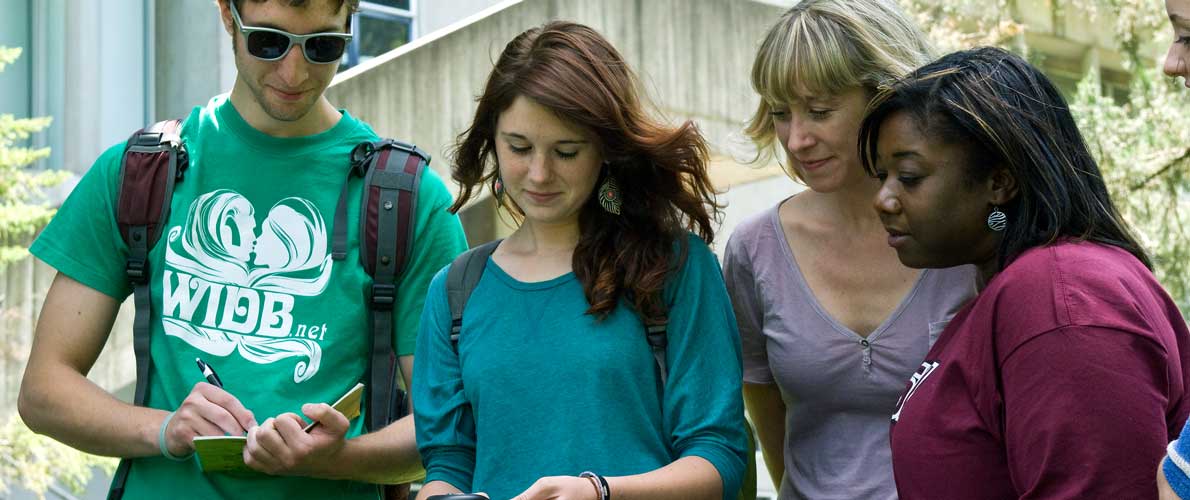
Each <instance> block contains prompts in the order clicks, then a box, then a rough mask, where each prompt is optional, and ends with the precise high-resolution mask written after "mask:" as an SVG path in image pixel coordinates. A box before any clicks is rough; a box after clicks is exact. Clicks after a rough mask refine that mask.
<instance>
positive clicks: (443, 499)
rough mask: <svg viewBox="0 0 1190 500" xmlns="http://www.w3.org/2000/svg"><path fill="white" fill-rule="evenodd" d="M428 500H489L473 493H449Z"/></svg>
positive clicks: (427, 499)
mask: <svg viewBox="0 0 1190 500" xmlns="http://www.w3.org/2000/svg"><path fill="white" fill-rule="evenodd" d="M426 500H488V497H485V496H483V495H475V494H472V493H447V494H445V495H433V496H430V497H427V498H426Z"/></svg>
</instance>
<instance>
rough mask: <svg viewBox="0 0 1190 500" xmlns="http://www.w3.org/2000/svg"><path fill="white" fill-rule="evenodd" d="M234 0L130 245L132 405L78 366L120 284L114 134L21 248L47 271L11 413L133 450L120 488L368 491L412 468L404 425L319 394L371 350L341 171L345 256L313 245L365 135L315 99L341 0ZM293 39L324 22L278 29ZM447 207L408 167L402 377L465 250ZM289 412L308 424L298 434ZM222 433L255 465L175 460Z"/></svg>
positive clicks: (347, 384)
mask: <svg viewBox="0 0 1190 500" xmlns="http://www.w3.org/2000/svg"><path fill="white" fill-rule="evenodd" d="M234 1H235V4H234V5H232V4H230V3H229V0H218V1H217V2H216V3H217V4H218V7H219V13H220V15H221V17H222V21H223V24H224V26H225V28H226V29H227V32H228V33H229V34H230V35H231V39H232V42H233V46H234V48H235V62H236V68H237V70H238V75H237V78H236V81H235V86H234V87H233V89H232V91H231V93H230V95H222V96H217V97H215V98H213V99H211V101H210V102H209V103H208V104H207V105H206V106H204V107H199V108H195V110H194V111H193V112H192V113H191V114H190V116H189V117H187V118H186V120H185V122H184V124H183V126H182V131H181V137H182V139H183V141H184V143H185V144H186V147H187V150H188V152H189V157H190V167H189V170H188V171H187V172H186V177H185V179H184V180H183V181H182V182H179V183H178V184H177V185H176V187H175V189H174V197H173V201H172V204H171V211H170V216H169V219H168V221H167V223H166V224H165V226H164V229H163V231H162V235H161V239H160V241H158V243H157V244H156V246H155V247H154V248H153V249H152V251H151V252H150V253H149V263H150V272H151V274H150V292H151V308H152V315H151V321H150V323H151V338H152V344H151V351H150V352H151V359H152V362H153V370H152V372H151V376H150V378H149V380H150V384H149V386H148V392H147V397H146V398H145V406H144V407H137V406H133V405H130V404H127V403H124V402H121V401H120V400H118V399H116V398H115V397H113V396H112V395H111V394H110V393H108V392H107V391H105V390H104V389H102V388H100V387H98V386H96V385H95V384H93V383H92V382H90V381H88V380H87V378H86V374H87V372H88V371H89V370H90V369H91V366H92V365H93V363H94V362H95V359H96V358H97V357H98V356H99V353H100V351H101V350H102V348H103V345H104V344H105V342H106V340H107V337H108V334H109V332H110V330H111V327H112V323H113V321H114V318H115V317H116V312H117V309H118V308H119V305H120V303H121V302H122V301H123V300H124V299H125V298H126V297H127V296H128V295H129V293H130V291H131V288H130V286H129V284H128V282H127V279H126V277H125V270H124V266H125V259H126V257H127V255H128V251H129V250H128V247H127V246H126V245H125V244H124V242H123V240H122V239H121V237H120V235H119V232H118V228H117V224H116V222H115V217H114V215H115V205H116V197H117V192H118V189H119V187H118V186H119V182H120V181H119V171H120V163H121V157H122V153H123V150H124V145H123V144H117V145H115V146H113V147H112V148H110V149H108V150H107V151H106V152H105V153H104V154H103V155H101V156H100V157H99V159H98V160H97V161H96V162H95V164H94V166H93V167H92V168H91V169H90V170H89V171H88V172H87V173H86V175H85V176H84V177H83V178H82V180H81V181H80V182H79V185H78V187H77V188H75V190H74V192H73V193H72V194H71V195H70V197H69V199H68V200H67V201H66V202H65V203H64V204H63V206H62V208H61V210H60V211H59V213H58V215H57V216H56V217H55V219H54V220H53V221H52V222H51V223H50V224H49V226H48V227H47V228H46V229H45V231H44V232H43V233H42V235H41V236H40V237H39V238H38V239H37V241H36V242H35V243H34V244H33V246H32V248H31V251H32V252H33V253H34V254H35V255H36V256H38V257H39V258H41V259H42V260H44V261H45V262H47V263H48V264H50V265H51V266H53V267H55V268H56V269H57V270H58V271H59V273H58V276H57V277H56V278H55V280H54V283H53V285H52V286H51V288H50V291H49V293H48V295H47V296H46V300H45V305H44V308H43V310H42V314H41V318H40V320H39V322H38V324H37V331H36V337H35V340H34V343H33V349H32V353H31V355H30V357H29V364H28V368H27V370H26V372H25V377H24V380H23V383H22V386H21V394H20V412H21V416H22V418H24V420H25V422H26V423H27V424H28V425H29V427H30V428H32V429H33V430H35V431H37V432H39V433H43V434H46V435H49V436H52V437H54V438H55V439H58V440H60V441H62V442H64V443H66V444H69V445H71V446H73V447H76V448H78V449H80V450H83V451H86V452H89V453H95V454H101V455H110V456H118V457H131V458H136V460H133V461H132V462H131V468H130V471H129V475H128V480H127V484H126V489H125V494H124V497H125V498H156V497H159V496H163V495H167V494H171V495H182V496H185V497H187V498H211V497H244V498H287V497H291V496H294V495H299V496H308V497H335V498H375V497H376V493H377V489H376V487H375V486H374V484H375V483H386V482H393V481H394V480H395V479H396V478H400V477H408V475H409V474H410V471H414V470H416V469H417V468H418V467H419V466H420V461H419V458H418V456H417V450H416V446H415V443H414V434H413V421H412V419H411V418H404V419H401V420H398V421H397V422H394V423H393V424H391V425H389V426H387V427H385V428H383V429H380V430H378V431H376V432H372V433H365V431H364V418H357V419H354V420H351V421H348V420H347V419H346V417H344V416H343V415H342V414H340V413H338V412H337V411H335V410H334V409H332V408H331V407H330V406H328V405H326V404H323V403H326V402H332V401H334V400H335V398H337V397H338V396H339V395H341V394H343V393H345V392H346V391H347V390H348V389H349V388H351V387H352V386H353V385H354V384H355V383H356V382H359V381H362V380H366V378H367V377H366V374H367V366H368V356H369V353H370V348H371V347H370V346H371V344H370V342H371V339H370V336H371V335H370V333H371V332H370V324H369V322H368V314H367V305H366V304H365V295H364V290H365V289H366V288H367V286H368V285H369V284H370V283H371V278H370V277H369V276H368V275H367V274H366V272H365V271H364V269H363V267H362V266H361V265H360V264H359V250H360V244H359V240H360V238H359V219H358V218H359V210H358V206H359V203H360V193H361V191H362V189H361V187H362V184H361V182H362V181H361V180H360V179H358V178H355V179H353V180H352V181H351V182H352V184H351V185H350V186H349V188H350V189H349V190H348V192H349V193H351V195H350V198H349V203H350V205H349V206H350V207H354V208H351V209H349V210H348V211H347V214H348V217H347V221H346V223H347V227H348V241H349V244H348V254H347V256H346V258H345V259H343V260H334V259H332V257H331V252H330V246H331V231H332V226H333V223H334V213H335V206H336V202H337V201H338V197H339V193H340V189H341V188H342V186H343V184H342V183H343V180H344V178H345V177H346V175H345V174H346V172H347V170H348V168H349V158H350V151H351V150H352V148H353V147H354V146H356V145H357V144H359V143H361V142H365V141H374V140H376V139H377V136H376V134H375V133H374V132H373V131H372V129H371V128H370V127H369V126H368V125H367V124H365V123H363V122H361V121H359V120H357V119H355V118H353V117H352V116H351V115H350V114H348V113H347V112H346V111H340V110H337V109H335V108H334V106H332V105H331V103H330V102H329V101H328V100H327V99H326V97H325V96H324V95H323V92H324V91H325V90H326V88H327V86H328V85H329V84H330V82H331V79H332V78H333V77H334V75H335V71H336V68H337V67H338V61H339V58H340V56H341V54H342V49H343V45H344V44H345V41H346V40H345V39H346V37H342V36H339V37H337V38H336V37H335V36H333V35H334V34H336V33H344V32H347V31H348V30H349V22H348V20H349V16H350V13H351V12H352V11H353V10H354V8H355V6H356V5H355V4H357V3H358V0H309V1H302V0H234ZM258 28H268V29H267V30H263V31H262V30H259V29H258ZM253 33H262V34H263V35H256V36H255V38H249V37H252V36H253V35H252V34H253ZM312 33H330V34H331V35H332V36H330V37H329V38H322V39H318V40H314V41H311V42H308V43H305V44H303V43H291V42H292V41H296V40H297V38H295V35H305V34H312ZM246 38H247V41H246ZM248 42H251V43H248ZM340 42H344V43H340ZM286 44H288V45H286ZM450 203H451V197H450V194H449V192H448V191H447V189H446V187H445V185H444V184H443V182H442V180H441V179H440V178H439V177H438V176H437V175H435V174H434V173H433V172H432V171H428V170H427V171H426V172H425V173H424V174H423V175H422V182H421V185H420V191H419V195H418V202H417V206H416V209H415V212H414V214H413V220H414V222H413V231H412V241H413V248H412V251H411V255H410V257H409V260H408V263H407V266H406V271H405V273H404V275H403V276H402V278H401V279H400V281H399V283H398V289H399V292H398V294H397V303H396V304H395V314H394V318H395V320H394V323H395V328H394V329H395V332H394V335H395V337H396V338H395V346H396V349H397V354H398V356H399V360H400V365H401V373H402V374H403V375H404V377H405V380H404V382H405V384H406V386H407V387H409V386H410V385H411V384H410V380H409V376H410V374H411V373H412V365H413V356H412V353H413V348H414V346H413V343H414V340H415V338H416V332H417V321H418V319H419V318H420V315H421V309H422V304H423V301H424V298H425V297H424V295H425V290H426V287H427V286H428V284H429V281H430V279H431V278H432V277H433V275H434V273H435V272H436V271H438V270H439V269H441V268H442V267H443V266H445V265H446V264H448V263H449V262H450V261H451V259H452V258H453V257H454V256H455V255H456V254H458V253H459V252H461V251H462V250H464V249H465V248H466V242H465V239H464V237H463V233H462V229H461V227H460V225H459V221H458V219H457V218H456V217H455V216H454V215H452V214H450V213H448V212H447V211H446V210H445V208H446V207H447V206H449V205H450ZM195 358H202V359H203V360H204V361H205V362H207V363H208V364H210V365H211V366H212V367H214V368H215V369H216V370H217V371H218V374H219V377H220V378H221V379H222V382H223V388H219V387H216V386H215V385H211V384H208V383H205V382H203V376H202V373H201V372H200V371H199V369H198V368H197V367H196V365H195ZM304 403H306V404H304ZM310 403H313V404H310ZM299 415H304V416H305V419H303V418H302V417H301V416H299ZM307 421H317V422H319V425H318V426H316V427H314V428H313V429H312V430H311V431H310V432H308V433H307V432H303V430H302V428H303V427H304V426H305V424H306V423H307ZM223 435H246V436H247V438H248V441H247V446H246V448H245V452H244V460H245V462H246V463H247V464H248V466H249V467H251V468H252V469H255V470H257V471H259V472H261V473H262V474H256V475H228V474H218V473H212V474H204V473H203V472H202V471H201V469H200V467H199V464H198V462H197V460H195V459H193V458H187V457H188V456H189V455H190V454H191V453H192V452H193V450H194V446H193V443H192V440H193V438H194V437H196V436H223Z"/></svg>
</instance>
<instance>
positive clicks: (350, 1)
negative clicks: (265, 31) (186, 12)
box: [231, 0, 359, 16]
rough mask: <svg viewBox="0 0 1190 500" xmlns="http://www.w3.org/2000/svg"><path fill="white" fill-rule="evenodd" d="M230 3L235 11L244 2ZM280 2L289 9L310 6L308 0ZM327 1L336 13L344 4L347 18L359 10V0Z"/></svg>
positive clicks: (262, 0)
mask: <svg viewBox="0 0 1190 500" xmlns="http://www.w3.org/2000/svg"><path fill="white" fill-rule="evenodd" d="M231 1H232V2H235V4H236V8H237V9H238V8H240V6H241V5H244V0H231ZM252 1H253V2H256V3H265V2H267V1H269V0H252ZM282 1H283V2H285V3H287V4H289V6H290V7H305V6H307V5H309V4H310V0H282ZM329 1H330V2H331V5H332V6H334V7H335V12H336V13H338V12H339V10H340V9H342V8H343V5H344V4H346V5H347V15H348V16H350V15H352V14H354V13H355V12H356V11H358V10H359V0H329Z"/></svg>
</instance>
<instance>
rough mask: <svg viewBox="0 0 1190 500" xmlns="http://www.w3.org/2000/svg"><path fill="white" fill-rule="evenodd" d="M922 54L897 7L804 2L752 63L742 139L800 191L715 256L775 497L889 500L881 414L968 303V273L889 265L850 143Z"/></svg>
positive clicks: (860, 1)
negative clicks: (883, 92) (768, 156)
mask: <svg viewBox="0 0 1190 500" xmlns="http://www.w3.org/2000/svg"><path fill="white" fill-rule="evenodd" d="M930 59H932V48H931V47H930V44H929V42H928V40H927V39H926V36H925V34H923V33H922V32H921V30H920V29H919V28H918V27H917V26H916V25H915V24H914V23H913V20H912V18H911V17H910V16H909V14H907V13H906V12H905V11H904V10H902V9H901V8H900V7H899V6H898V5H897V2H896V0H802V1H799V2H797V4H796V5H794V6H793V7H792V8H791V9H790V10H788V11H787V12H786V13H785V14H784V15H782V16H781V18H780V19H778V20H777V21H776V22H775V23H774V24H773V26H772V27H770V28H769V30H768V32H767V33H766V34H765V37H764V40H763V41H762V42H761V44H760V49H759V50H758V51H757V53H756V58H755V60H754V62H753V64H752V87H753V88H754V89H755V90H756V92H757V94H759V95H760V100H759V104H758V106H757V108H756V111H755V113H754V114H753V115H752V120H751V121H750V122H749V124H748V128H747V130H746V133H747V134H748V136H749V137H751V139H752V140H753V142H754V143H755V144H756V145H757V147H758V148H760V151H761V152H762V153H768V152H775V153H776V154H777V157H778V158H779V159H780V160H782V161H781V163H782V164H783V165H784V166H785V170H786V173H787V174H789V176H790V177H792V178H793V179H794V180H795V181H797V182H799V183H802V184H804V185H805V186H806V188H807V189H805V190H802V191H800V192H798V193H797V194H795V195H792V196H790V197H788V198H786V199H784V200H782V201H781V202H779V203H777V204H776V205H774V206H771V207H770V208H769V209H767V210H764V211H763V212H760V213H757V214H755V215H753V216H751V217H749V218H747V219H746V220H745V221H743V222H742V223H741V224H740V225H739V226H738V227H736V229H735V231H733V232H732V235H731V239H730V240H729V241H728V243H727V247H726V249H725V251H724V255H723V268H724V276H725V281H726V282H727V293H728V295H730V296H731V299H732V303H733V304H734V306H735V313H736V321H737V323H738V324H739V330H740V339H741V344H742V349H743V353H744V403H745V407H746V408H747V410H748V414H749V416H750V417H751V418H752V423H753V424H755V426H756V436H757V438H759V441H760V445H761V449H762V451H763V452H764V459H765V464H766V465H767V466H768V470H769V474H770V475H771V476H772V478H773V482H774V485H778V486H777V487H778V488H779V490H780V492H779V498H781V499H782V500H784V499H790V498H813V499H856V498H862V499H865V500H896V498H897V491H896V487H895V485H894V484H893V473H892V462H891V457H890V452H889V449H888V415H889V413H891V412H892V409H893V406H894V405H895V404H896V402H897V396H899V395H900V394H901V389H902V388H903V387H904V385H905V378H906V377H908V376H909V375H910V374H912V373H913V371H914V370H916V369H917V365H918V364H920V363H921V360H922V358H923V357H925V355H926V350H927V349H929V346H930V343H931V342H932V341H933V339H934V338H936V337H937V334H938V332H940V331H941V330H942V328H943V327H945V325H946V322H947V321H949V320H950V318H951V317H952V316H954V314H955V312H956V311H958V309H959V308H960V307H961V306H962V305H963V304H964V303H966V302H967V300H969V299H970V298H971V297H972V296H974V295H975V271H974V268H973V267H972V266H960V267H956V268H954V269H929V270H925V271H923V270H919V269H910V268H908V267H905V266H904V265H902V264H901V263H900V262H899V261H897V254H896V252H894V251H893V250H892V249H891V248H889V247H888V245H886V244H885V234H884V228H883V227H882V226H881V225H880V219H879V218H878V217H877V216H876V213H875V212H873V211H872V201H871V200H872V196H873V195H875V193H876V190H877V189H879V188H880V183H879V182H877V181H876V180H875V179H872V178H870V177H869V176H868V175H866V174H865V173H864V169H863V166H862V165H861V164H860V162H859V155H858V151H857V149H856V140H857V137H858V135H857V134H858V133H859V123H860V120H862V119H863V116H864V109H865V107H866V106H867V105H868V100H869V99H871V98H872V96H874V95H875V94H876V89H877V87H878V86H879V85H880V83H881V82H883V81H886V80H889V79H893V78H897V77H900V76H904V75H905V74H906V73H909V72H910V71H913V69H914V68H917V67H918V66H921V65H922V64H925V63H927V62H929V61H930Z"/></svg>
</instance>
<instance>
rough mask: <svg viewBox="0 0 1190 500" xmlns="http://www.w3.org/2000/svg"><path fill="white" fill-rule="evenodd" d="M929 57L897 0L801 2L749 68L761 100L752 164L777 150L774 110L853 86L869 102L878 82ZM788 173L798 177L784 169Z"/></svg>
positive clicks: (750, 127)
mask: <svg viewBox="0 0 1190 500" xmlns="http://www.w3.org/2000/svg"><path fill="white" fill-rule="evenodd" d="M933 52H934V51H933V47H932V46H931V44H930V42H929V41H928V40H927V39H926V36H925V34H924V33H923V32H922V31H921V29H919V28H918V27H917V25H916V24H914V23H913V21H912V20H911V19H910V18H909V16H908V14H906V13H905V11H903V10H901V8H900V7H898V6H897V5H896V2H895V1H894V0H803V1H801V2H799V3H798V4H797V5H795V6H794V7H793V8H792V9H789V10H788V11H787V12H785V14H783V15H782V16H781V18H780V19H779V20H778V21H777V23H776V24H775V25H773V27H772V28H770V29H769V31H768V34H767V35H765V37H764V41H763V42H761V44H760V50H759V51H757V53H756V60H755V61H754V62H753V63H752V88H753V89H755V90H756V93H757V94H760V105H759V106H758V107H757V109H756V113H755V114H753V115H752V118H751V119H750V120H749V121H748V124H747V126H746V127H745V129H744V134H745V135H747V136H748V138H749V139H751V140H752V142H753V143H755V144H756V147H757V154H756V158H755V159H754V161H755V162H760V161H762V160H764V161H767V160H768V159H769V155H771V154H773V153H774V152H775V148H776V147H777V146H778V145H777V144H776V142H777V134H776V130H775V129H774V128H773V116H772V114H771V113H772V111H773V105H774V104H785V103H791V102H796V101H799V100H802V99H805V98H806V97H807V96H832V95H837V94H840V93H842V92H843V91H845V90H847V89H848V88H852V87H862V88H864V89H865V90H867V91H868V95H869V96H871V95H874V94H875V91H876V88H877V87H878V86H879V85H880V84H881V83H883V82H885V81H888V80H891V79H894V78H899V77H902V76H904V75H907V74H909V72H911V71H913V70H914V69H916V68H917V67H918V66H921V65H924V64H926V63H928V62H930V60H931V59H932V58H933V55H932V54H933ZM786 172H788V173H789V174H790V175H793V176H794V177H795V178H796V177H797V175H796V174H795V173H793V172H792V171H791V169H789V168H786ZM798 180H800V179H798Z"/></svg>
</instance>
